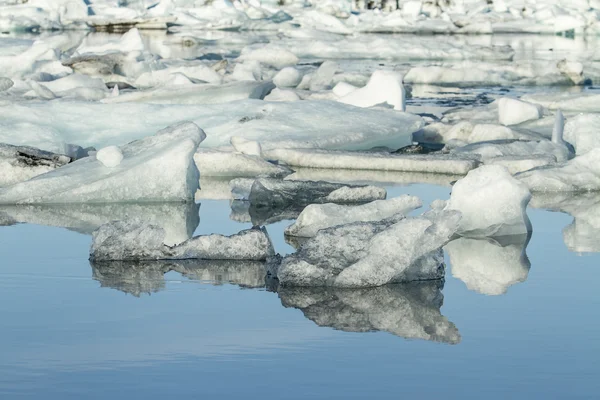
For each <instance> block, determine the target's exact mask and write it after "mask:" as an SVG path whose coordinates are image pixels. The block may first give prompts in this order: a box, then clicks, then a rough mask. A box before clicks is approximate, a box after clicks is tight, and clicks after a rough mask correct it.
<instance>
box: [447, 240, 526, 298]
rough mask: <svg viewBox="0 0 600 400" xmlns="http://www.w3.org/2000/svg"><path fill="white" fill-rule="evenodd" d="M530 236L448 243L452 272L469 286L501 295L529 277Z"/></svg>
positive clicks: (472, 288) (486, 292)
mask: <svg viewBox="0 0 600 400" xmlns="http://www.w3.org/2000/svg"><path fill="white" fill-rule="evenodd" d="M529 238H530V235H527V234H525V235H517V236H505V237H502V238H495V239H492V238H479V239H473V238H464V237H460V238H457V239H455V240H452V241H451V242H450V243H448V244H446V246H445V247H444V249H445V250H446V252H447V253H448V257H449V258H450V265H451V266H452V268H451V269H452V275H453V276H454V277H455V278H458V279H460V280H461V281H463V282H464V283H465V284H466V285H467V288H469V289H470V290H474V291H476V292H478V293H482V294H486V295H490V296H497V295H501V294H504V293H506V291H507V290H508V288H509V287H510V286H512V285H514V284H516V283H519V282H524V281H525V280H527V276H528V274H529V268H530V267H531V263H530V262H529V259H528V258H527V254H526V252H525V250H526V248H527V244H528V242H529Z"/></svg>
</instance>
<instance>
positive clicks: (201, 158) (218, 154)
mask: <svg viewBox="0 0 600 400" xmlns="http://www.w3.org/2000/svg"><path fill="white" fill-rule="evenodd" d="M194 161H195V162H196V165H197V166H198V169H199V170H200V174H201V175H202V176H215V177H252V178H256V177H258V176H270V177H284V176H286V175H289V174H290V173H291V172H292V171H291V170H290V169H289V168H287V167H285V166H282V165H276V164H273V163H271V162H268V161H266V160H264V159H262V158H260V157H257V156H253V155H248V154H242V153H237V152H232V151H226V150H216V149H207V148H199V149H198V151H197V152H196V154H194ZM200 189H202V187H201V188H200Z"/></svg>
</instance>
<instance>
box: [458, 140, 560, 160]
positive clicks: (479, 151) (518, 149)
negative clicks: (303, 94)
mask: <svg viewBox="0 0 600 400" xmlns="http://www.w3.org/2000/svg"><path fill="white" fill-rule="evenodd" d="M450 152H451V153H453V154H472V155H476V156H479V157H481V160H482V161H483V162H484V163H488V162H493V160H494V159H497V158H505V157H515V158H517V157H520V158H522V159H525V158H530V159H532V160H533V159H536V158H538V157H543V158H547V157H553V158H554V159H555V160H556V161H558V162H564V161H567V160H568V159H569V158H570V156H571V154H570V152H569V149H568V148H567V146H565V145H564V144H560V143H554V142H551V141H549V140H539V141H524V140H490V141H486V142H480V143H472V144H469V145H466V146H462V147H458V148H455V149H452V150H451V151H450Z"/></svg>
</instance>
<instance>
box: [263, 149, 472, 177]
mask: <svg viewBox="0 0 600 400" xmlns="http://www.w3.org/2000/svg"><path fill="white" fill-rule="evenodd" d="M265 155H266V156H267V157H268V158H270V159H273V160H278V161H281V162H283V163H286V164H288V165H291V166H294V167H306V168H331V169H361V170H378V171H404V172H431V173H439V174H457V175H464V174H466V173H467V172H469V171H470V170H472V169H474V168H477V166H478V165H479V164H480V162H479V161H478V158H473V157H470V156H454V155H450V154H428V155H421V154H390V153H375V152H347V151H334V150H321V149H273V150H266V151H265Z"/></svg>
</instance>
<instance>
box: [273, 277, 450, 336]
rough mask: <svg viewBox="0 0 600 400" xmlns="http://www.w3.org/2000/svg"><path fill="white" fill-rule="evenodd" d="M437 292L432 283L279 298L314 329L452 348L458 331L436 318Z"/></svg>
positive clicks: (293, 291)
mask: <svg viewBox="0 0 600 400" xmlns="http://www.w3.org/2000/svg"><path fill="white" fill-rule="evenodd" d="M442 286H443V285H442V284H441V283H440V282H439V281H432V282H413V283H404V284H398V285H386V286H382V287H377V288H363V289H341V288H323V287H319V288H315V287H282V288H280V289H279V297H280V298H281V303H282V304H283V305H284V306H285V307H294V308H298V309H300V310H301V311H302V313H303V314H304V316H305V317H306V318H308V319H310V320H311V321H313V322H315V323H316V324H317V325H319V326H327V327H331V328H334V329H338V330H342V331H346V332H373V331H383V332H389V333H391V334H392V335H396V336H399V337H403V338H407V339H422V340H431V341H435V342H442V343H449V344H457V343H459V342H460V334H459V332H458V329H457V328H456V326H455V325H454V324H453V323H452V322H450V321H448V319H447V318H446V317H444V316H443V315H442V314H441V312H440V308H441V307H442V304H443V299H444V297H443V295H442V292H441V290H440V289H441V287H442Z"/></svg>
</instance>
